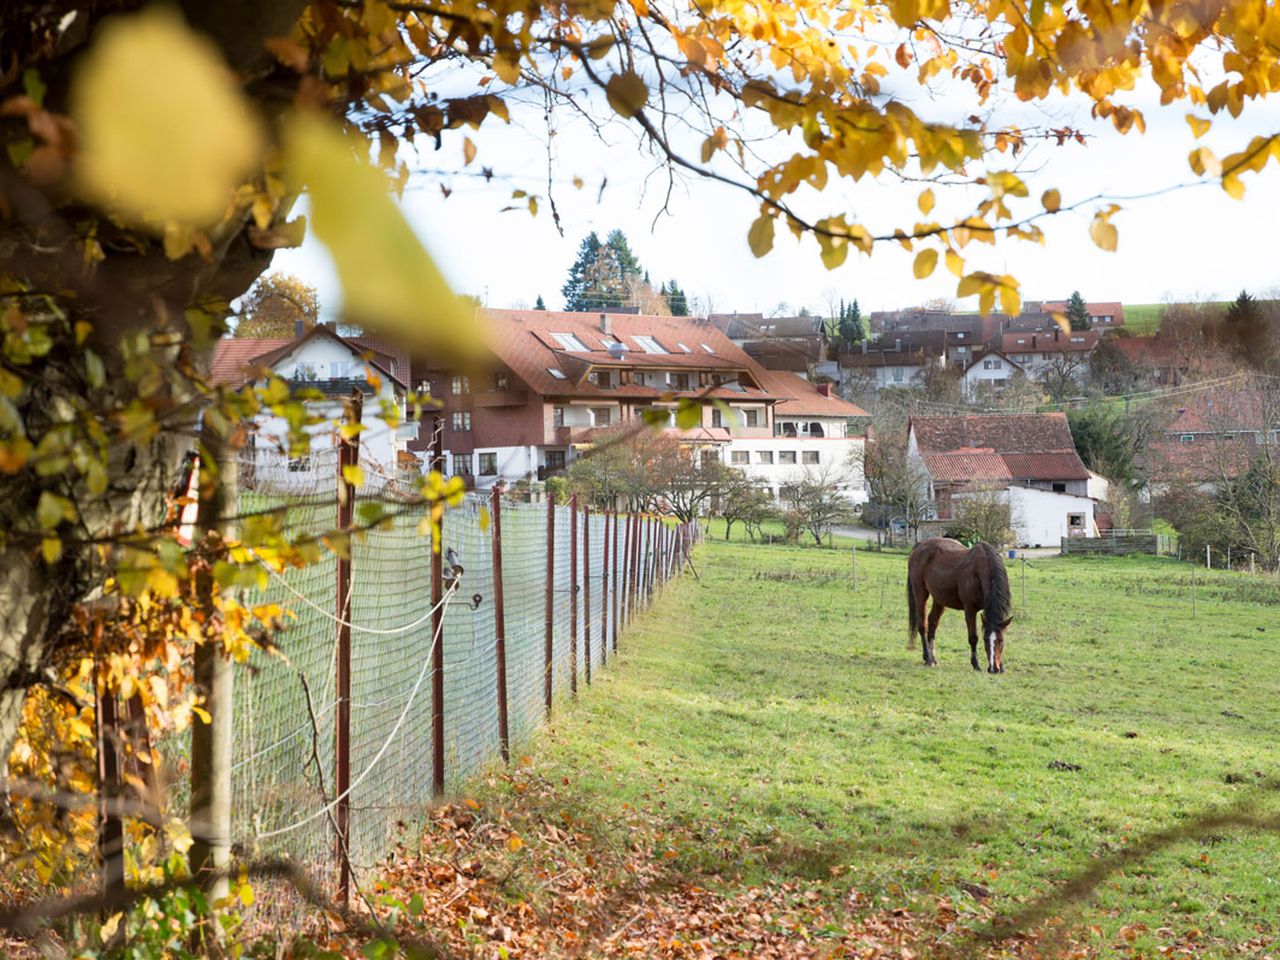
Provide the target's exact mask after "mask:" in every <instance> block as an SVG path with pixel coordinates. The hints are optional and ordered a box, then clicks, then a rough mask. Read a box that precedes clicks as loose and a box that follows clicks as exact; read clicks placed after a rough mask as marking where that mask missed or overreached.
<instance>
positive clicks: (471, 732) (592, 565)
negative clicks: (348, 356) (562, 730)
mask: <svg viewBox="0 0 1280 960" xmlns="http://www.w3.org/2000/svg"><path fill="white" fill-rule="evenodd" d="M335 474H336V470H335ZM313 476H314V474H313ZM257 479H259V480H262V479H265V477H264V476H263V471H259V473H258V477H257ZM286 479H289V480H290V481H291V482H290V483H289V484H288V485H287V489H282V488H281V485H277V484H267V483H258V484H255V488H254V489H248V490H242V491H241V495H240V499H241V503H240V508H241V512H242V513H245V512H252V511H261V510H264V509H276V508H278V509H281V510H284V511H285V522H286V524H287V526H288V528H289V531H290V533H291V534H293V535H298V534H304V535H314V536H319V535H321V534H322V533H323V532H325V531H327V530H331V529H333V528H334V527H335V526H336V524H337V498H336V493H337V491H336V487H337V483H336V476H335V479H333V480H332V481H331V482H329V483H327V484H326V483H323V482H316V483H315V485H314V486H313V487H312V488H305V487H304V486H303V485H302V483H301V480H300V478H286ZM387 479H388V481H389V482H387V483H384V484H381V485H371V488H370V491H369V492H367V493H365V494H364V496H363V497H358V498H357V502H356V511H357V516H359V515H360V514H359V507H360V504H361V502H362V500H364V499H374V498H377V499H379V500H381V501H382V502H383V503H384V504H386V503H387V501H388V500H391V501H392V503H391V504H390V506H391V507H392V508H393V509H394V512H395V513H396V518H395V520H394V522H393V523H392V524H390V525H389V526H385V527H378V528H376V529H373V530H370V531H368V532H367V533H365V534H363V535H362V536H358V537H356V538H354V539H353V541H352V546H351V552H350V565H351V584H352V586H351V604H350V611H349V614H348V616H347V618H346V619H347V620H348V623H349V624H350V635H351V705H350V706H351V711H350V712H351V724H350V764H349V780H350V783H351V784H352V786H351V789H350V794H349V800H348V804H349V810H350V815H349V816H350V821H349V822H350V828H349V831H348V838H347V851H348V853H349V856H350V859H351V864H352V867H353V868H354V869H355V870H357V871H359V870H360V869H362V868H368V867H371V866H373V865H375V864H376V863H378V862H379V861H380V860H381V859H382V858H383V857H384V856H385V854H386V853H387V852H388V850H389V848H390V845H391V843H392V842H393V840H394V838H395V836H396V835H397V833H398V832H399V831H401V830H403V829H405V828H412V827H414V826H416V825H419V824H420V823H421V822H422V820H423V817H424V816H425V813H426V810H427V808H428V805H429V804H430V802H431V800H432V794H433V782H432V757H433V748H434V746H435V745H434V744H433V742H432V723H431V720H432V698H431V688H432V680H433V677H432V675H431V674H432V668H431V656H432V649H433V641H434V640H435V635H434V633H433V623H432V616H431V611H432V601H431V596H432V591H431V567H432V547H431V542H432V541H431V538H430V537H428V536H423V535H421V533H420V530H419V527H420V522H421V521H428V522H426V523H423V524H422V526H423V527H425V528H429V527H430V523H429V517H428V513H427V508H425V507H423V506H421V505H414V504H411V503H408V502H400V503H395V502H394V501H395V489H396V484H395V482H394V480H391V478H387ZM549 513H550V514H551V519H552V523H553V532H552V536H551V537H550V539H549V538H548V530H547V522H548V514H549ZM573 513H574V511H573V510H572V509H571V508H570V507H568V506H555V507H549V506H548V505H547V504H545V503H521V502H516V501H508V500H504V501H503V502H502V504H501V511H500V522H501V541H500V543H501V556H502V602H503V612H504V619H505V641H506V642H505V647H506V660H507V692H508V717H509V736H510V742H511V745H512V749H513V751H514V750H517V749H519V748H520V746H521V745H522V744H523V743H524V742H526V741H527V740H528V739H529V737H530V736H531V735H532V734H533V732H534V731H535V730H536V729H537V728H538V726H539V725H540V724H541V723H542V721H543V719H544V718H545V716H546V714H547V703H546V694H545V678H546V673H547V662H546V643H547V621H548V604H549V605H550V626H551V652H552V657H551V676H552V684H553V697H554V698H559V697H561V696H565V695H567V694H568V693H569V691H570V685H571V683H572V680H573V675H574V668H575V665H576V674H577V683H578V686H579V688H580V689H581V688H582V687H583V686H584V685H585V683H586V682H587V665H588V657H589V663H590V670H591V673H592V674H593V675H595V674H598V673H599V671H600V670H601V669H602V668H603V667H604V665H605V664H606V663H607V662H608V661H609V660H611V659H612V655H613V651H614V650H615V649H616V645H617V644H616V641H617V637H616V634H617V627H618V626H620V625H623V624H625V623H626V622H627V620H628V619H629V614H630V612H631V611H632V610H638V609H639V608H640V607H641V606H642V605H643V604H644V603H645V602H646V599H647V597H648V596H649V592H650V590H651V588H652V586H653V584H654V578H655V576H657V575H659V574H660V573H665V574H666V575H671V574H673V573H675V572H677V570H678V563H677V550H678V549H679V550H683V549H684V548H686V547H687V544H686V543H684V542H683V541H682V539H681V538H682V537H685V536H694V535H696V531H695V530H691V529H686V528H671V531H672V532H671V535H670V536H668V537H666V538H665V539H664V540H663V541H662V545H664V546H665V547H666V549H667V553H666V554H665V555H664V558H663V561H661V562H660V561H659V559H658V557H657V555H656V552H655V548H656V547H657V546H658V545H659V541H658V539H657V534H658V526H659V524H658V521H656V520H652V519H649V518H644V519H639V520H636V521H634V522H631V523H629V518H628V517H626V516H617V515H613V514H599V513H593V514H591V515H590V516H589V517H588V516H584V515H583V514H581V513H579V514H578V515H577V517H576V523H575V518H574V516H573ZM490 520H491V517H490V511H489V502H488V500H487V498H480V497H469V498H468V499H467V500H466V501H465V502H464V504H463V505H462V506H461V507H457V508H452V509H449V510H448V511H446V513H445V516H444V520H443V523H442V525H441V544H442V547H443V549H444V551H445V553H444V556H445V558H446V562H445V563H444V568H445V584H446V586H447V585H448V584H449V582H450V577H451V574H452V573H453V572H454V571H455V569H456V570H457V571H458V572H460V576H459V577H458V579H457V584H456V588H455V589H453V590H451V591H448V596H447V598H446V603H445V604H444V605H443V606H444V612H443V623H442V628H441V634H440V643H441V644H442V647H443V659H444V668H443V688H444V759H445V771H446V781H445V787H446V789H447V790H455V789H456V788H457V787H458V786H459V785H460V784H461V783H462V782H463V781H464V780H465V779H467V778H468V777H470V776H472V775H474V774H475V773H477V772H478V771H480V770H482V769H483V768H484V767H485V766H486V765H488V764H490V763H492V762H493V761H494V760H495V759H497V758H498V757H499V755H500V733H499V723H498V708H497V703H498V683H497V676H498V674H497V643H496V640H497V627H496V619H495V612H496V611H495V605H496V603H497V599H498V592H497V590H496V589H495V588H496V586H497V585H496V583H495V576H494V573H495V571H494V563H493V551H494V540H493V536H494V526H493V524H492V523H491V522H490ZM606 527H607V528H608V529H607V531H606ZM628 529H630V530H631V532H632V535H633V536H632V537H630V538H629V537H628V536H627V531H628ZM677 533H678V534H679V536H677ZM575 534H576V543H575ZM606 541H607V550H606ZM628 546H630V550H628ZM548 549H550V551H551V555H550V558H548ZM548 559H550V564H548ZM572 560H576V562H577V566H576V570H575V568H574V567H573V566H571V561H572ZM548 581H549V582H550V591H548ZM628 598H631V599H632V601H633V602H632V603H628ZM248 599H249V600H250V601H251V602H253V603H277V604H279V605H280V606H281V607H283V608H285V609H286V610H290V611H292V612H293V614H294V615H295V617H296V619H293V620H291V621H290V625H289V626H288V628H287V629H285V630H283V631H281V632H280V633H279V634H278V636H277V637H276V643H277V645H278V647H279V655H272V654H268V653H265V652H259V653H256V654H255V655H254V659H253V661H252V663H251V665H250V667H251V668H250V669H249V670H247V671H241V672H240V673H238V675H237V678H236V687H235V730H236V740H235V758H234V767H233V780H234V784H233V791H234V792H233V796H234V813H233V816H234V823H233V834H234V842H235V845H236V847H237V848H238V849H239V850H241V851H252V852H255V853H257V854H261V855H274V856H287V857H291V858H293V859H295V860H297V861H299V862H301V863H303V864H305V865H306V866H307V868H308V869H309V870H310V871H311V872H312V874H313V875H315V876H316V877H317V879H319V880H321V881H322V882H326V883H328V882H332V880H333V878H334V877H335V876H336V870H337V863H338V860H337V855H338V851H337V844H336V834H335V821H334V817H333V811H334V808H335V807H336V805H337V798H336V796H335V793H336V791H335V783H336V775H337V769H336V761H335V753H336V745H337V733H336V722H337V714H338V711H337V696H336V682H335V672H336V657H337V650H338V644H337V636H338V627H339V620H340V619H342V618H340V617H339V616H338V609H337V602H338V597H337V559H336V558H335V557H334V556H333V555H332V554H330V553H327V552H326V554H325V556H324V559H323V560H321V561H319V562H317V563H314V564H311V565H309V566H307V567H303V568H298V569H290V570H287V571H286V572H284V573H276V572H274V571H273V572H271V573H270V575H269V576H268V577H267V586H266V588H265V589H264V590H262V591H260V592H259V594H258V595H257V596H254V597H250V598H248ZM575 610H576V625H575V623H574V611H575ZM588 638H589V645H588ZM575 658H576V659H575ZM357 876H358V873H357Z"/></svg>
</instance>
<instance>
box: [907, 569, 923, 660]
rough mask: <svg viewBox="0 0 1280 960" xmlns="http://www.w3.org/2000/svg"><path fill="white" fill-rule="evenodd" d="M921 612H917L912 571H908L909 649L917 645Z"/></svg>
mask: <svg viewBox="0 0 1280 960" xmlns="http://www.w3.org/2000/svg"><path fill="white" fill-rule="evenodd" d="M918 617H919V614H918V613H917V612H916V592H915V591H914V590H912V589H911V573H910V571H908V572H907V649H908V650H911V649H913V648H914V647H915V645H916V631H917V630H918V629H919V628H920V621H919V619H918Z"/></svg>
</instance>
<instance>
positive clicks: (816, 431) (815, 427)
mask: <svg viewBox="0 0 1280 960" xmlns="http://www.w3.org/2000/svg"><path fill="white" fill-rule="evenodd" d="M809 436H811V437H824V436H826V433H825V432H824V431H823V429H822V424H820V423H819V422H818V421H817V420H814V421H812V422H811V423H810V424H809Z"/></svg>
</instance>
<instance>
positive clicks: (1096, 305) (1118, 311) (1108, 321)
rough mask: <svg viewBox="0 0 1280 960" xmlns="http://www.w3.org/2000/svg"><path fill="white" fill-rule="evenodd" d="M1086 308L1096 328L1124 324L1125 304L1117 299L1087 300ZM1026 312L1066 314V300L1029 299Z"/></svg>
mask: <svg viewBox="0 0 1280 960" xmlns="http://www.w3.org/2000/svg"><path fill="white" fill-rule="evenodd" d="M1084 308H1085V310H1087V311H1088V312H1089V322H1090V323H1091V324H1092V325H1093V329H1095V330H1100V331H1101V330H1113V329H1115V328H1117V327H1123V326H1124V304H1122V303H1120V302H1119V301H1116V300H1086V301H1085V304H1084ZM1022 309H1023V312H1024V313H1048V314H1060V315H1063V316H1065V315H1066V313H1067V301H1066V300H1027V301H1024V303H1023V307H1022Z"/></svg>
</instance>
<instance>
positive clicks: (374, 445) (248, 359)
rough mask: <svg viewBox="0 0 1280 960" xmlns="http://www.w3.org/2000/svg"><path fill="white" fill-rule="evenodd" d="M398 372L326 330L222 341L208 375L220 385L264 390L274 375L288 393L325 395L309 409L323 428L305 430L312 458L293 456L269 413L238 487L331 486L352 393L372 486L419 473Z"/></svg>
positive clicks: (256, 431)
mask: <svg viewBox="0 0 1280 960" xmlns="http://www.w3.org/2000/svg"><path fill="white" fill-rule="evenodd" d="M396 366H397V362H396V359H395V358H394V357H392V356H391V355H389V354H387V353H383V352H380V351H377V350H374V349H371V348H369V347H367V346H364V345H362V344H361V343H359V342H358V341H357V340H354V339H350V338H347V337H342V336H340V335H339V334H338V333H337V332H336V330H335V329H334V328H333V327H332V326H329V325H327V324H320V325H318V326H315V327H312V328H311V329H310V330H308V331H305V332H303V331H301V330H300V331H299V332H298V335H297V336H295V337H291V338H270V339H252V338H236V337H227V338H225V339H222V340H219V341H218V342H217V344H216V346H215V348H214V356H213V363H212V366H211V369H210V380H211V382H212V383H214V384H215V385H221V386H229V387H239V386H243V385H244V384H247V383H251V382H257V383H261V382H263V381H264V380H265V379H266V378H267V377H268V376H270V375H272V374H274V375H275V376H278V377H280V378H281V379H283V380H284V381H285V382H287V383H288V384H289V386H290V387H291V388H295V389H296V388H303V387H305V388H309V389H312V390H315V391H317V392H318V393H320V394H323V399H314V400H309V401H308V402H307V409H308V412H309V413H311V414H313V415H316V416H319V417H321V418H324V420H325V421H326V422H324V423H322V424H318V425H316V426H314V427H308V428H307V432H308V433H309V434H310V438H311V443H310V449H309V450H307V451H301V450H298V449H289V448H288V436H289V425H288V423H287V422H286V421H285V420H284V419H282V418H281V417H278V416H275V415H273V414H271V413H270V412H264V413H262V414H260V415H258V416H257V417H255V418H254V420H253V422H252V429H251V430H250V432H249V437H248V448H247V450H246V451H245V452H244V453H243V454H242V458H241V459H242V463H241V467H240V484H241V486H242V487H244V488H246V489H261V490H271V491H279V492H297V491H300V490H306V489H310V488H312V487H314V486H315V485H316V484H317V483H327V482H331V479H332V478H333V477H334V476H336V470H337V448H338V436H337V430H336V427H335V422H336V421H338V420H340V419H341V417H342V416H343V401H344V398H348V397H350V396H351V395H352V393H353V391H354V392H358V393H359V394H360V396H361V398H362V409H361V424H362V427H363V429H362V430H361V432H360V461H361V463H362V464H363V465H364V466H365V473H366V476H368V477H369V478H370V484H371V485H373V486H381V485H382V484H385V483H386V482H387V481H389V480H392V479H396V478H397V477H399V476H401V475H402V473H401V472H402V471H406V470H407V471H409V472H410V473H417V472H419V470H420V466H421V465H420V463H419V462H418V461H417V459H416V458H415V457H413V456H412V455H411V454H410V453H409V452H408V445H409V443H410V442H412V441H413V440H415V439H416V438H417V435H418V424H417V423H416V422H413V421H410V420H406V395H407V388H406V385H405V383H404V382H403V381H402V380H401V376H403V374H399V375H398V374H397V373H396V370H395V368H396Z"/></svg>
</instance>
